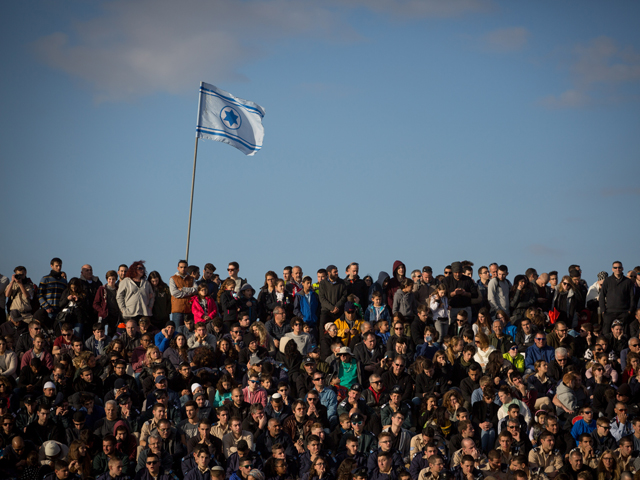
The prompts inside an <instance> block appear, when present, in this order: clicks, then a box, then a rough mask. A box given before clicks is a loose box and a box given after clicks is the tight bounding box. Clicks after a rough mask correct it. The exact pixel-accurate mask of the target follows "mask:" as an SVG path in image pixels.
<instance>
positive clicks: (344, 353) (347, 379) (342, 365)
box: [331, 347, 362, 388]
mask: <svg viewBox="0 0 640 480" xmlns="http://www.w3.org/2000/svg"><path fill="white" fill-rule="evenodd" d="M361 368H362V366H361V364H360V362H359V361H358V360H357V359H355V358H354V357H353V354H352V353H351V349H350V348H349V347H341V348H340V350H339V351H338V359H337V360H335V361H334V362H333V363H332V364H331V371H333V372H336V376H337V377H338V378H339V379H340V385H342V386H343V387H345V388H351V385H353V384H354V383H359V384H362V369H361Z"/></svg>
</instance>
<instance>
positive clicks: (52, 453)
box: [38, 440, 69, 465]
mask: <svg viewBox="0 0 640 480" xmlns="http://www.w3.org/2000/svg"><path fill="white" fill-rule="evenodd" d="M68 454H69V447H68V446H67V445H65V444H64V443H63V442H56V441H55V440H48V441H46V442H44V443H43V444H42V446H41V447H40V450H39V452H38V458H39V459H40V463H41V464H42V465H52V464H53V463H54V462H55V461H56V460H64V459H65V458H67V455H68Z"/></svg>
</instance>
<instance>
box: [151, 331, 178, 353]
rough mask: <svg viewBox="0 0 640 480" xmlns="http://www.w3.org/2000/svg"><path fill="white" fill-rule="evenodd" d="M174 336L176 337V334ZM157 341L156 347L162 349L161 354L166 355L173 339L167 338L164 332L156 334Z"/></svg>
mask: <svg viewBox="0 0 640 480" xmlns="http://www.w3.org/2000/svg"><path fill="white" fill-rule="evenodd" d="M173 335H174V336H175V333H174V334H173ZM155 341H156V347H158V348H159V349H160V352H161V353H164V351H165V350H166V349H167V348H169V344H170V343H171V339H170V338H167V337H165V336H164V335H163V333H162V332H158V333H156V336H155Z"/></svg>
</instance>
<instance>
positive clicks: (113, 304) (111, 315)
mask: <svg viewBox="0 0 640 480" xmlns="http://www.w3.org/2000/svg"><path fill="white" fill-rule="evenodd" d="M105 279H106V280H107V284H106V285H100V286H99V287H98V291H97V292H96V296H95V297H94V299H93V309H94V310H95V311H96V312H98V316H99V317H100V321H101V322H102V323H106V325H107V334H108V335H113V334H115V332H116V327H117V326H118V325H119V324H120V321H121V320H122V315H121V314H120V307H118V301H117V300H116V294H117V293H118V284H117V283H116V282H117V280H118V273H117V272H116V271H115V270H109V271H108V272H107V274H106V275H105Z"/></svg>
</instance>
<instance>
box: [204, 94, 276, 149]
mask: <svg viewBox="0 0 640 480" xmlns="http://www.w3.org/2000/svg"><path fill="white" fill-rule="evenodd" d="M264 113H265V112H264V108H262V107H261V106H260V105H258V104H257V103H253V102H250V101H248V100H243V99H242V98H237V97H234V96H233V95H231V94H230V93H229V92H225V91H224V90H220V89H219V88H218V87H215V86H213V85H210V84H208V83H204V82H201V83H200V102H199V105H198V123H197V126H196V137H198V138H207V139H209V140H217V141H218V142H224V143H228V144H229V145H231V146H232V147H236V148H237V149H238V150H240V151H241V152H242V153H244V154H246V155H255V153H256V152H257V151H258V150H260V149H261V148H262V139H263V138H264V128H263V127H262V117H264Z"/></svg>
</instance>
